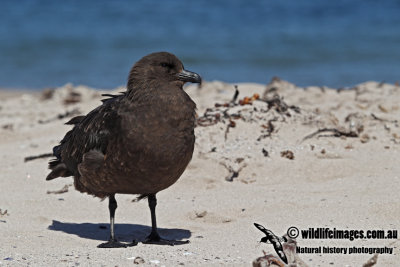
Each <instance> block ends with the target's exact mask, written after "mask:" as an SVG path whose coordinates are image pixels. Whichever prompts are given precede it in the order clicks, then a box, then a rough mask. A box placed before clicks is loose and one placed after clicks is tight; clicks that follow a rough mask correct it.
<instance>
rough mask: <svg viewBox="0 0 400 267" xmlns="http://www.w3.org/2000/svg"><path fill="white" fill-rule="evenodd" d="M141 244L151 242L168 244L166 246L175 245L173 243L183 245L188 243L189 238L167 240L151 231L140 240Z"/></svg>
mask: <svg viewBox="0 0 400 267" xmlns="http://www.w3.org/2000/svg"><path fill="white" fill-rule="evenodd" d="M142 243H143V244H153V245H168V246H175V245H183V244H188V243H189V240H185V241H182V240H168V239H164V238H162V237H160V235H159V234H158V233H157V232H151V233H150V235H149V236H148V237H146V239H145V240H144V241H143V242H142Z"/></svg>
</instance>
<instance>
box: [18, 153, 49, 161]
mask: <svg viewBox="0 0 400 267" xmlns="http://www.w3.org/2000/svg"><path fill="white" fill-rule="evenodd" d="M52 156H53V153H45V154H40V155H37V156H29V157H25V158H24V162H27V161H30V160H34V159H41V158H49V157H52Z"/></svg>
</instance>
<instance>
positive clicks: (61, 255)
mask: <svg viewBox="0 0 400 267" xmlns="http://www.w3.org/2000/svg"><path fill="white" fill-rule="evenodd" d="M271 88H276V92H277V93H278V94H279V95H280V96H281V97H284V101H285V102H286V103H287V104H288V105H295V106H297V107H299V108H300V113H296V112H295V110H294V109H289V110H288V112H289V114H290V117H289V116H287V115H284V114H282V113H279V112H278V111H276V110H275V108H272V109H270V110H269V111H268V108H267V104H266V103H265V102H262V101H255V102H254V103H253V105H245V106H236V107H232V108H230V109H229V110H228V111H227V114H234V113H240V114H241V117H242V118H241V119H237V120H234V122H235V124H236V126H235V127H234V128H230V129H229V132H228V133H227V138H226V140H225V131H226V128H227V125H228V123H229V120H228V119H224V122H222V121H221V122H218V123H217V124H215V125H212V126H208V127H202V126H198V127H197V128H196V138H197V139H196V148H195V152H194V156H193V160H192V162H191V163H190V165H189V167H188V168H187V170H186V171H185V173H184V174H183V176H182V177H181V179H180V180H179V181H178V182H177V183H176V184H175V185H173V186H172V187H170V188H168V189H167V190H165V191H162V192H160V193H159V194H158V206H157V219H158V224H159V227H160V233H161V234H162V235H163V236H164V237H166V238H181V239H190V242H191V243H190V244H187V245H182V246H174V247H171V246H155V245H144V244H141V243H139V245H138V246H136V247H130V248H126V249H99V248H97V247H96V246H97V245H98V244H99V243H101V242H103V241H104V240H107V238H108V235H109V232H108V231H109V230H108V229H109V228H108V220H109V219H108V216H109V215H108V208H107V205H108V203H107V201H103V202H100V201H99V199H96V198H93V197H91V196H88V195H85V194H81V193H79V192H77V191H75V190H74V189H73V187H69V191H68V192H66V193H63V194H47V191H54V190H59V189H61V188H63V187H64V186H65V185H66V184H67V185H68V184H71V183H72V178H63V179H61V178H59V179H56V180H54V181H51V182H46V181H45V177H46V175H47V174H48V170H47V161H48V158H45V159H36V160H33V161H29V162H26V163H24V157H26V156H31V155H38V154H42V153H49V152H51V149H52V147H53V146H54V145H56V144H57V143H58V142H59V141H60V140H61V138H62V137H63V136H64V134H65V132H66V131H67V130H69V129H70V128H71V127H70V126H68V125H63V123H65V122H66V121H68V120H69V119H70V117H66V118H63V119H58V118H57V116H58V115H59V114H64V113H66V112H67V111H69V112H71V111H73V110H74V109H75V111H76V112H80V113H82V114H86V113H87V112H88V111H90V110H91V109H93V108H94V107H96V106H97V105H99V103H100V99H101V96H100V93H101V92H100V91H95V90H92V89H89V88H86V87H84V86H78V87H73V86H72V85H66V86H64V87H62V88H58V89H57V90H56V91H55V93H54V95H53V96H52V97H51V98H50V99H47V100H42V99H41V96H40V95H39V94H29V93H23V94H22V95H21V94H12V93H9V92H2V91H0V96H1V99H2V101H1V103H0V137H1V142H0V160H1V161H0V166H1V174H0V209H1V210H2V211H3V212H4V210H7V213H8V215H3V216H1V215H0V216H1V217H0V237H1V239H0V240H1V243H0V244H1V245H0V265H4V266H8V265H10V266H19V265H24V266H26V265H30V266H56V265H57V266H77V265H80V266H131V265H134V258H135V257H141V258H143V259H144V261H145V262H144V264H145V265H153V266H155V265H157V266H162V265H165V266H177V265H187V266H192V265H235V266H249V265H251V263H252V261H253V260H255V259H256V258H257V257H260V256H262V255H263V253H262V251H263V250H264V251H266V253H268V254H273V255H276V254H275V251H274V249H273V247H272V245H269V244H264V243H259V240H260V239H261V237H263V234H262V233H261V232H260V231H259V230H257V229H256V228H255V227H254V226H253V223H254V222H257V223H260V224H262V225H264V226H265V227H266V228H268V229H270V230H272V231H273V232H274V233H275V234H276V235H279V236H282V235H283V234H284V233H286V231H287V229H288V228H289V227H290V226H296V227H298V228H299V229H308V228H309V227H314V228H317V227H329V228H331V229H333V228H337V229H343V230H346V229H348V230H349V229H355V230H375V229H384V230H391V229H394V230H398V229H399V228H400V227H399V226H400V225H399V222H400V204H399V189H400V178H399V175H400V164H399V151H400V128H399V123H398V122H397V120H398V119H399V115H400V87H399V86H395V85H391V84H379V83H376V82H367V83H364V84H360V85H358V86H356V87H355V88H354V89H352V90H346V91H341V92H337V91H335V90H331V89H328V88H318V87H309V88H305V89H304V88H297V87H295V86H294V85H292V84H290V83H287V82H284V81H275V82H273V83H272V84H270V85H268V89H271ZM265 89H266V86H264V85H259V84H239V90H240V94H239V99H243V97H244V96H252V95H253V94H254V93H258V94H260V95H261V97H263V96H264V91H265ZM122 90H124V89H123V88H119V89H116V90H115V91H113V92H118V91H122ZM71 91H74V92H78V93H79V94H80V99H78V100H80V101H79V102H77V103H75V104H69V105H64V104H63V101H64V99H65V98H66V97H68V95H69V94H70V93H71ZM187 92H188V93H189V95H190V96H191V97H192V98H193V100H194V101H195V102H196V103H197V105H198V114H199V116H202V115H203V113H204V111H205V109H206V108H213V107H214V104H215V103H216V102H217V103H221V104H223V103H226V102H229V101H230V100H231V99H232V96H233V94H234V88H233V85H230V84H224V83H221V82H209V83H206V84H204V86H203V88H202V89H197V87H196V86H189V87H188V88H187ZM108 93H109V92H108ZM272 95H273V92H272V93H269V94H267V95H265V97H267V98H268V99H270V98H271V97H272ZM78 98H79V97H78ZM254 108H256V110H254ZM224 109H225V108H220V110H224ZM214 113H215V112H214ZM220 113H221V114H222V112H220ZM372 114H373V115H372ZM349 115H350V116H349ZM374 116H375V117H374ZM346 117H347V120H346ZM377 118H378V119H382V120H385V121H382V120H378V119H377ZM39 120H40V121H42V123H39ZM269 120H272V121H271V122H272V124H273V126H274V130H273V132H272V133H271V136H270V137H265V138H261V139H260V140H259V141H257V139H258V138H259V137H260V136H262V135H265V134H268V121H269ZM262 125H264V127H262ZM322 128H330V129H332V128H335V129H339V130H340V131H342V132H344V133H349V132H350V131H352V132H354V133H356V134H357V135H358V136H359V137H332V136H331V137H319V138H318V135H317V136H314V137H312V138H309V139H306V140H304V141H302V139H303V138H304V137H305V136H307V135H309V134H311V133H313V132H315V131H317V130H318V129H322ZM331 134H332V133H331V132H325V133H321V134H320V135H331ZM263 149H265V151H267V152H268V156H267V157H265V156H264V154H263V152H262V150H263ZM212 150H213V151H214V152H211V151H212ZM285 150H290V151H292V152H293V154H294V159H293V160H290V159H288V158H285V157H281V152H282V151H285ZM233 172H238V173H239V175H238V177H236V178H234V179H233V181H232V182H228V181H226V178H230V177H231V176H232V174H233ZM134 198H135V196H132V195H117V201H118V205H119V206H118V209H117V214H116V233H117V237H118V238H119V239H120V240H121V241H130V240H132V239H133V238H136V239H139V240H143V238H144V237H145V236H146V235H147V234H148V232H149V231H150V212H149V209H148V206H147V201H141V202H138V203H132V202H131V200H132V199H134ZM103 225H104V226H107V229H101V228H100V226H103ZM398 241H399V240H398V239H396V240H389V239H384V240H378V239H362V240H354V241H348V240H329V239H317V240H306V239H302V238H298V239H297V242H298V245H299V246H301V247H305V246H308V247H318V246H325V247H327V246H330V247H347V248H348V247H354V246H356V247H390V248H394V254H393V255H388V254H383V255H379V257H378V266H398V264H399V262H400V256H399V254H400V253H399V242H398ZM372 256H373V255H370V254H351V255H348V254H347V255H344V254H300V255H299V257H300V258H301V259H302V260H303V261H304V262H305V263H307V264H308V265H310V266H346V265H347V266H361V265H362V264H363V263H365V262H367V260H368V259H369V258H371V257H372Z"/></svg>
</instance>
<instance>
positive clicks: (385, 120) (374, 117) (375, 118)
mask: <svg viewBox="0 0 400 267" xmlns="http://www.w3.org/2000/svg"><path fill="white" fill-rule="evenodd" d="M371 117H372V118H373V119H374V120H377V121H383V122H391V123H397V120H388V119H382V118H379V117H377V116H376V115H375V114H374V113H371Z"/></svg>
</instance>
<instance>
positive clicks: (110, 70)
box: [0, 0, 400, 89]
mask: <svg viewBox="0 0 400 267" xmlns="http://www.w3.org/2000/svg"><path fill="white" fill-rule="evenodd" d="M154 51H170V52H172V53H174V54H176V55H177V56H178V57H179V58H180V59H181V60H182V61H183V62H184V64H185V67H186V68H187V69H189V70H192V71H196V72H198V73H199V74H201V75H202V76H203V78H204V79H205V80H223V81H227V82H259V83H267V82H268V81H269V80H270V79H271V77H272V76H279V77H281V78H283V79H287V80H289V81H291V82H294V83H296V84H298V85H300V86H307V85H321V86H322V85H327V86H331V87H347V86H352V85H354V84H357V83H360V82H363V81H366V80H377V81H386V82H392V83H393V82H395V81H397V80H400V1H397V0H380V1H378V0H335V1H328V0H325V1H323V0H279V1H278V0H264V1H261V0H260V1H249V0H231V1H222V0H197V1H182V0H169V1H156V0H137V1H122V0H114V1H105V0H99V1H77V0H69V1H52V0H20V1H13V0H1V1H0V87H3V88H28V89H40V88H43V87H55V86H60V85H63V84H65V83H67V82H72V83H74V84H85V85H89V86H93V87H98V88H114V87H116V86H119V85H123V84H125V82H126V78H127V75H128V71H129V69H130V67H131V66H132V64H133V63H134V62H135V61H137V60H138V59H140V58H141V57H142V56H144V55H146V54H148V53H150V52H154Z"/></svg>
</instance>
